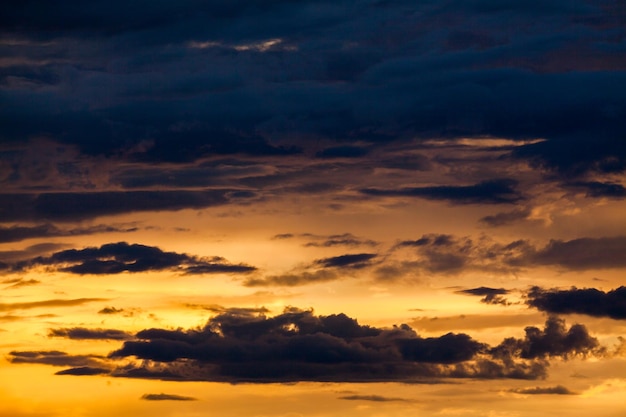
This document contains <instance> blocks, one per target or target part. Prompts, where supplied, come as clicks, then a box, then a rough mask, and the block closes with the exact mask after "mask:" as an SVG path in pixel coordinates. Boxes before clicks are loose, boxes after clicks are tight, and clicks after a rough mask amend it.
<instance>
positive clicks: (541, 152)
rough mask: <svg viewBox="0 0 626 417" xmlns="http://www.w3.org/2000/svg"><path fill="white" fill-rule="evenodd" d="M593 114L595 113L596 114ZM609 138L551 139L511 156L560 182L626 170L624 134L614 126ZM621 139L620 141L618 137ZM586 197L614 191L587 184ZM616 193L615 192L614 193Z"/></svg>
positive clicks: (611, 188) (522, 147)
mask: <svg viewBox="0 0 626 417" xmlns="http://www.w3.org/2000/svg"><path fill="white" fill-rule="evenodd" d="M596 113H597V111H596ZM608 128H609V129H613V131H612V132H610V134H609V135H607V134H606V132H605V133H604V134H603V135H598V136H597V137H596V138H595V140H594V141H589V139H587V138H584V137H582V136H583V135H574V136H573V137H568V138H565V137H563V138H553V139H550V140H546V141H542V142H536V143H532V144H527V145H524V146H521V147H518V148H516V149H515V150H514V151H513V156H515V157H517V158H524V159H527V160H529V161H530V162H531V164H533V165H534V166H538V167H541V168H544V169H547V170H549V171H551V172H553V173H555V174H557V175H559V176H561V177H563V178H564V179H570V178H572V177H580V176H583V175H584V174H587V173H590V172H595V173H599V174H609V173H618V172H624V170H626V144H625V143H624V140H623V139H624V136H623V135H624V130H623V128H621V129H620V128H617V127H616V126H615V127H613V126H611V127H608ZM620 135H621V137H620ZM587 186H588V188H589V191H590V193H591V194H592V195H593V193H594V192H600V193H603V191H607V188H608V190H609V191H615V190H616V188H613V187H611V186H608V187H607V185H606V184H605V185H602V184H599V183H593V182H592V183H588V184H587ZM617 191H619V190H617Z"/></svg>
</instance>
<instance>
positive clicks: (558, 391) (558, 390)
mask: <svg viewBox="0 0 626 417" xmlns="http://www.w3.org/2000/svg"><path fill="white" fill-rule="evenodd" d="M512 392H515V393H517V394H530V395H535V394H555V395H576V393H575V392H572V391H570V390H569V389H567V388H566V387H564V386H563V385H556V386H554V387H534V388H520V389H514V390H512Z"/></svg>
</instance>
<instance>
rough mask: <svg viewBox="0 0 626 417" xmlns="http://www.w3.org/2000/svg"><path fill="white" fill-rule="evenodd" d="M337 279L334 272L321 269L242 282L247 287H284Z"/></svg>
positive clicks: (249, 279)
mask: <svg viewBox="0 0 626 417" xmlns="http://www.w3.org/2000/svg"><path fill="white" fill-rule="evenodd" d="M338 278H339V275H338V274H337V273H336V272H335V271H329V270H327V269H321V270H317V271H295V272H291V273H285V274H279V275H268V276H266V277H263V278H248V279H246V280H245V281H244V285H245V286H247V287H265V286H274V285H278V286H286V287H294V286H299V285H307V284H315V283H319V282H328V281H334V280H336V279H338Z"/></svg>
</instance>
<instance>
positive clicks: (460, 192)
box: [361, 179, 523, 204]
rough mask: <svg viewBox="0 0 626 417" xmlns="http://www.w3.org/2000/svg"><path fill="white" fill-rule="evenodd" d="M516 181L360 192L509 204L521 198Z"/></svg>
mask: <svg viewBox="0 0 626 417" xmlns="http://www.w3.org/2000/svg"><path fill="white" fill-rule="evenodd" d="M516 186H517V181H515V180H511V179H496V180H489V181H483V182H481V183H478V184H474V185H461V186H457V185H441V186H432V187H413V188H401V189H395V190H393V189H378V188H365V189H362V190H361V192H362V193H364V194H367V195H371V196H381V197H385V196H389V197H419V198H425V199H427V200H443V201H447V202H449V203H452V204H511V203H516V202H518V201H520V200H522V199H523V196H522V195H521V194H520V192H519V191H517V190H516Z"/></svg>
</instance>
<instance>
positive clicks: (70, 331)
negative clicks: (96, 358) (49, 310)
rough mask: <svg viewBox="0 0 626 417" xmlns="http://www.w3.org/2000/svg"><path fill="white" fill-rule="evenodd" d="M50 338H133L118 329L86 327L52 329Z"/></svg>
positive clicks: (49, 334)
mask: <svg viewBox="0 0 626 417" xmlns="http://www.w3.org/2000/svg"><path fill="white" fill-rule="evenodd" d="M48 336H50V337H66V338H68V339H75V340H127V339H131V338H132V337H133V336H132V335H131V334H129V333H127V332H124V331H122V330H117V329H87V328H84V327H72V328H61V329H50V331H49V332H48Z"/></svg>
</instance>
